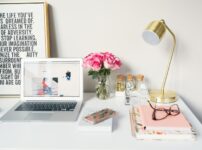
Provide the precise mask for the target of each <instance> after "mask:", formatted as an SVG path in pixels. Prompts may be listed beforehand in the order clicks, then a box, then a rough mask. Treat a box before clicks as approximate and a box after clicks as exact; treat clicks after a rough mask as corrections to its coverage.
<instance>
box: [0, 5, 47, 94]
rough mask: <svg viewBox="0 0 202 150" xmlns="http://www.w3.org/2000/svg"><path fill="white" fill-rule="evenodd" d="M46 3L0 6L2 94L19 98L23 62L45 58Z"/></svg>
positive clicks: (0, 91)
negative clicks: (25, 59) (24, 60)
mask: <svg viewBox="0 0 202 150" xmlns="http://www.w3.org/2000/svg"><path fill="white" fill-rule="evenodd" d="M45 32H46V30H45V13H44V3H39V4H20V3H19V4H0V95H19V94H20V85H21V59H22V58H38V57H39V58H44V57H47V53H46V39H45V37H46V36H45V34H46V33H45Z"/></svg>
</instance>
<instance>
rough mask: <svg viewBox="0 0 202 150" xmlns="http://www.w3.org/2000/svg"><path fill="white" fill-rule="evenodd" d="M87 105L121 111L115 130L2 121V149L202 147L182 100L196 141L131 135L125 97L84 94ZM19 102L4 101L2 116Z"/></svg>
mask: <svg viewBox="0 0 202 150" xmlns="http://www.w3.org/2000/svg"><path fill="white" fill-rule="evenodd" d="M84 96H85V97H84V99H85V104H84V109H85V107H99V108H100V107H108V108H112V109H114V110H116V111H118V113H119V115H118V117H117V118H116V119H115V120H114V127H113V128H114V131H113V132H112V133H95V132H84V131H83V132H82V131H78V126H77V123H78V122H73V123H63V122H55V123H44V122H23V123H22V122H21V123H16V122H15V123H5V122H4V123H2V122H1V123H0V149H2V150H5V149H26V150H28V149H48V150H53V149H54V150H59V149H68V150H70V149H71V150H73V149H74V150H79V149H89V150H96V149H99V150H100V149H110V150H119V149H122V150H143V149H144V150H174V149H176V150H177V149H179V150H201V149H202V135H201V134H202V125H201V124H200V122H199V121H198V120H197V118H196V117H195V116H194V115H193V113H192V112H191V111H190V109H189V108H188V107H187V106H186V105H185V104H184V102H183V101H182V100H178V104H179V105H180V108H181V111H182V112H183V113H184V114H185V115H186V116H187V117H188V119H189V120H190V121H191V122H192V124H193V127H194V128H195V129H197V132H198V136H197V140H196V141H137V140H136V139H135V138H134V137H132V136H131V130H130V121H129V113H128V109H129V106H125V105H123V103H121V101H122V99H121V98H112V99H109V100H107V101H101V100H97V99H96V98H95V97H94V94H85V95H84ZM16 102H17V99H1V100H0V108H1V112H0V116H2V115H3V114H4V113H5V112H6V111H7V110H8V109H9V108H10V107H12V106H13V105H14V104H15V103H16Z"/></svg>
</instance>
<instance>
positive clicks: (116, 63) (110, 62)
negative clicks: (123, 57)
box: [83, 52, 121, 79]
mask: <svg viewBox="0 0 202 150" xmlns="http://www.w3.org/2000/svg"><path fill="white" fill-rule="evenodd" d="M83 67H84V68H88V69H90V70H89V72H88V75H92V78H93V79H95V78H97V77H98V76H99V75H101V76H102V75H104V76H106V75H110V72H111V70H116V69H119V68H120V67H121V61H120V59H119V58H118V57H116V56H115V55H113V54H112V53H109V52H101V53H90V54H89V55H87V56H86V57H84V59H83Z"/></svg>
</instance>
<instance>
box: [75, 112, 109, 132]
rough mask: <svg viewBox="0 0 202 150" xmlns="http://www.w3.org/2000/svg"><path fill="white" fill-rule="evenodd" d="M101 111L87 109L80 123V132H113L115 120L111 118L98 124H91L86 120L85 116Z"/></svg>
mask: <svg viewBox="0 0 202 150" xmlns="http://www.w3.org/2000/svg"><path fill="white" fill-rule="evenodd" d="M99 110H100V109H96V110H95V108H85V109H84V110H83V112H82V114H81V118H80V120H79V122H78V130H79V131H94V132H95V131H96V132H112V123H113V118H109V119H107V120H104V121H102V122H100V123H97V124H91V123H89V122H87V121H86V120H85V119H84V118H85V116H87V115H89V114H92V113H94V112H96V111H99Z"/></svg>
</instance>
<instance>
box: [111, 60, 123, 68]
mask: <svg viewBox="0 0 202 150" xmlns="http://www.w3.org/2000/svg"><path fill="white" fill-rule="evenodd" d="M120 67H121V61H120V59H119V58H116V59H115V60H114V66H113V68H112V70H117V69H120Z"/></svg>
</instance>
